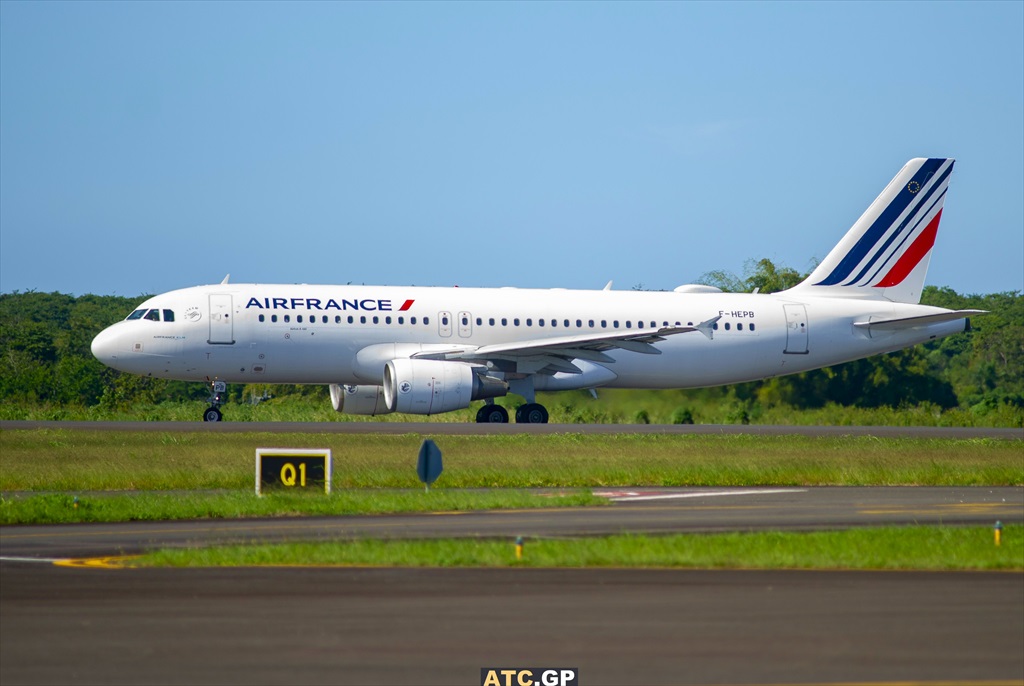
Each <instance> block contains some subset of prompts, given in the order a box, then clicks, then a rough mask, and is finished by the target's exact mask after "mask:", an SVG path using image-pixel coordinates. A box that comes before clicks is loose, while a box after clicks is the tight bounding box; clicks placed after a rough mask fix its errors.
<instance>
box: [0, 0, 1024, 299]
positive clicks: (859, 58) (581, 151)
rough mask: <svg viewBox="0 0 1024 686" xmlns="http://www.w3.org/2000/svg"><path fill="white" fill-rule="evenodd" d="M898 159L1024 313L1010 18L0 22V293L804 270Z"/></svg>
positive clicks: (1023, 233)
mask: <svg viewBox="0 0 1024 686" xmlns="http://www.w3.org/2000/svg"><path fill="white" fill-rule="evenodd" d="M920 156H925V157H928V156H934V157H956V158H957V166H956V170H955V171H954V174H953V181H952V184H951V187H950V192H949V195H948V197H947V201H946V205H945V211H944V214H943V221H942V227H941V229H940V231H939V237H938V241H937V244H936V250H935V253H934V255H933V258H932V262H931V269H930V271H929V275H928V282H929V283H931V284H934V285H940V286H950V287H952V288H954V289H956V290H957V291H960V292H965V293H989V292H997V291H1007V290H1021V289H1024V3H1021V2H993V3H986V2H969V3H967V2H964V3H958V2H944V3H929V2H912V3H803V2H801V3H752V4H746V3H651V4H647V3H639V2H637V3H634V2H630V3H621V4H620V3H596V2H595V3H583V2H580V3H464V2H457V3H438V4H434V3H425V2H424V3H419V2H417V3H397V2H396V3H356V2H351V3H326V2H316V3H307V4H302V3H287V4H275V3H269V2H268V3H227V2H224V3H200V2H192V3H159V2H146V3H126V2H112V3H89V2H73V3H62V2H45V3H43V2H33V3H25V2H17V1H12V0H4V1H3V2H0V292H11V291H27V290H37V291H61V292H67V293H75V294H82V293H98V294H118V295H127V296H134V295H139V294H142V293H156V292H162V291H167V290H171V289H174V288H180V287H185V286H192V285H196V284H201V283H217V282H219V281H220V280H221V279H222V278H223V277H224V275H225V274H227V273H230V274H231V279H232V281H236V282H242V281H256V282H264V283H267V282H283V283H296V282H304V283H348V282H352V283H367V284H394V285H408V284H415V285H454V284H458V285H461V286H504V285H510V286H520V287H549V286H550V287H565V288H601V287H602V286H603V285H604V284H605V283H606V282H607V281H608V280H609V279H613V280H614V281H615V287H616V288H630V287H632V286H634V285H637V284H643V286H644V287H646V288H654V289H671V288H674V287H675V286H677V285H679V284H683V283H689V282H692V281H694V280H695V279H697V278H698V277H699V276H700V275H701V274H703V273H705V272H707V271H710V270H714V269H723V270H729V271H732V272H736V273H741V272H742V270H743V267H744V263H745V262H746V261H748V260H751V259H759V258H762V257H768V258H770V259H772V260H775V261H776V262H777V263H779V264H784V265H788V266H791V267H794V268H797V269H800V270H807V269H809V268H810V266H811V265H812V260H814V259H815V258H817V259H820V258H822V257H824V256H825V254H827V252H828V251H829V250H830V249H831V248H832V246H833V245H835V243H837V242H838V240H839V238H840V237H841V236H842V234H843V233H844V232H845V231H846V229H847V228H849V226H850V225H851V224H852V223H853V221H854V220H855V219H856V218H857V217H858V216H859V215H860V213H861V212H862V211H863V210H864V209H865V208H866V207H867V205H868V204H869V203H870V201H871V200H872V199H874V197H875V196H876V195H877V194H878V192H880V191H881V189H882V188H883V186H884V185H885V184H886V183H887V182H888V181H889V179H891V178H892V176H893V175H894V174H895V173H896V172H897V171H898V170H899V168H900V167H901V166H902V165H903V163H905V162H906V161H907V160H908V159H910V158H912V157H920Z"/></svg>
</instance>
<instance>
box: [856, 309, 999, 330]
mask: <svg viewBox="0 0 1024 686" xmlns="http://www.w3.org/2000/svg"><path fill="white" fill-rule="evenodd" d="M986 313H987V310H952V311H949V312H940V313H939V314H926V315H922V316H919V317H899V318H898V319H879V320H877V321H867V322H854V323H853V325H854V326H856V327H857V328H860V329H873V330H875V331H897V330H900V329H913V328H916V327H919V326H928V325H929V324H939V323H941V322H952V321H955V320H957V319H966V318H967V317H970V316H972V315H975V314H986Z"/></svg>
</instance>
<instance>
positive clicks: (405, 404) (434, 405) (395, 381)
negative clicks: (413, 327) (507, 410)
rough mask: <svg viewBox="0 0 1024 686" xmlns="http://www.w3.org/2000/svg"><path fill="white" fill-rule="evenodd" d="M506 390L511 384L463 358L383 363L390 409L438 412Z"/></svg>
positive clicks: (402, 360) (448, 410)
mask: <svg viewBox="0 0 1024 686" xmlns="http://www.w3.org/2000/svg"><path fill="white" fill-rule="evenodd" d="M507 394H508V384H507V383H505V382H504V381H503V380H501V379H497V378H495V377H493V376H484V375H482V374H477V373H476V372H475V371H474V369H473V367H472V366H470V365H468V364H464V363H462V362H443V361H440V360H411V359H398V360H391V361H390V362H388V363H387V365H386V366H385V367H384V400H385V402H386V403H387V407H388V411H389V412H407V413H409V414H438V413H441V412H451V411H452V410H462V409H465V408H467V407H469V403H471V402H472V401H474V400H481V399H483V398H499V397H501V396H503V395H507Z"/></svg>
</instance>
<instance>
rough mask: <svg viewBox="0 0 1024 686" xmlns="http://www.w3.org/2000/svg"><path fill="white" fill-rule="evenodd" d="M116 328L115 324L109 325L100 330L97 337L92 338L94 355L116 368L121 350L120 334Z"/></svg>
mask: <svg viewBox="0 0 1024 686" xmlns="http://www.w3.org/2000/svg"><path fill="white" fill-rule="evenodd" d="M115 328H116V327H114V326H109V327H107V328H106V329H103V331H100V332H99V334H98V335H97V336H96V338H94V339H92V354H93V357H95V358H96V359H97V360H99V361H100V362H102V363H103V364H105V365H107V366H108V367H114V368H115V369H116V368H117V356H118V354H119V353H120V352H121V351H120V350H118V345H117V343H118V338H119V336H118V335H117V332H116V331H114V329H115Z"/></svg>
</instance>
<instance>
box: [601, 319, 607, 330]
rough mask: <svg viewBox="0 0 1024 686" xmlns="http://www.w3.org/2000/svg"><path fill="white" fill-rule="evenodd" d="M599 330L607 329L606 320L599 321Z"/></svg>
mask: <svg viewBox="0 0 1024 686" xmlns="http://www.w3.org/2000/svg"><path fill="white" fill-rule="evenodd" d="M601 328H602V329H607V328H608V320H607V319H602V320H601Z"/></svg>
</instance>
